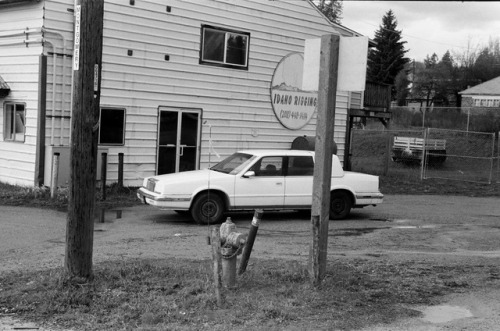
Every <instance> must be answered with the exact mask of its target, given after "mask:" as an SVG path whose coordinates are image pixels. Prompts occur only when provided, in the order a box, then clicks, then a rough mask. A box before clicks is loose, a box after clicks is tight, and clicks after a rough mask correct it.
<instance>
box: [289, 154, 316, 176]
mask: <svg viewBox="0 0 500 331" xmlns="http://www.w3.org/2000/svg"><path fill="white" fill-rule="evenodd" d="M313 174H314V161H313V159H312V157H311V156H290V157H288V176H312V175H313Z"/></svg>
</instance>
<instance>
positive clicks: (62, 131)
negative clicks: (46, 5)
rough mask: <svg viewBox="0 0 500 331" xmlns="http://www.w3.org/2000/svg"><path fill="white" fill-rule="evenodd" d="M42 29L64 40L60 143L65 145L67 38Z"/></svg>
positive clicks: (55, 32)
mask: <svg viewBox="0 0 500 331" xmlns="http://www.w3.org/2000/svg"><path fill="white" fill-rule="evenodd" d="M42 31H43V32H48V33H52V34H55V35H57V36H59V37H61V39H62V42H63V47H62V56H63V58H62V63H61V68H62V92H61V125H60V133H59V145H60V146H62V145H63V135H64V103H65V100H66V57H67V54H66V38H64V36H63V35H62V34H61V33H59V32H57V31H53V30H50V29H47V28H43V29H42ZM52 49H53V51H54V54H55V53H56V50H55V48H54V46H53V47H52ZM55 60H56V57H55V56H54V63H55ZM55 69H56V67H55V66H54V72H55ZM55 77H57V76H56V75H55V76H54V78H55ZM52 145H53V144H52Z"/></svg>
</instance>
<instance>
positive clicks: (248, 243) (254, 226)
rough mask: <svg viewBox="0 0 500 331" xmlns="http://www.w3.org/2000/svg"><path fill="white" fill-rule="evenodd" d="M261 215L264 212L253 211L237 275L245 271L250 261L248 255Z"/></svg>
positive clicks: (259, 210)
mask: <svg viewBox="0 0 500 331" xmlns="http://www.w3.org/2000/svg"><path fill="white" fill-rule="evenodd" d="M263 214H264V211H263V210H262V209H257V210H255V212H254V214H253V219H252V224H251V226H250V231H249V232H248V237H247V240H246V244H245V247H244V248H243V254H242V255H241V261H240V267H239V268H238V275H241V274H242V273H244V272H245V271H246V270H247V265H248V260H249V259H250V254H251V253H252V249H253V244H254V242H255V237H257V230H259V224H260V220H261V219H262V215H263Z"/></svg>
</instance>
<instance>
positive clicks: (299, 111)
mask: <svg viewBox="0 0 500 331" xmlns="http://www.w3.org/2000/svg"><path fill="white" fill-rule="evenodd" d="M303 66H304V56H303V55H302V53H291V54H288V55H287V56H285V57H284V58H283V59H282V60H281V61H280V63H279V64H278V66H277V67H276V70H275V71H274V75H273V80H272V82H271V104H272V105H273V110H274V114H275V115H276V117H277V118H278V120H279V121H280V122H281V124H283V126H285V127H286V128H288V129H291V130H298V129H300V128H302V127H304V126H305V125H306V124H307V123H308V122H309V121H310V120H311V118H312V116H313V115H314V112H315V111H316V106H317V103H318V91H305V90H303V89H302V77H303V75H302V70H303Z"/></svg>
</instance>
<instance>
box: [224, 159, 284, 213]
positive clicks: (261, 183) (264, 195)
mask: <svg viewBox="0 0 500 331" xmlns="http://www.w3.org/2000/svg"><path fill="white" fill-rule="evenodd" d="M283 160H284V157H283V156H265V157H262V158H260V159H259V160H257V162H256V163H255V164H254V165H253V166H252V167H251V168H250V169H249V171H253V172H255V176H251V177H249V178H245V177H241V176H240V177H237V178H236V180H235V188H234V206H235V207H236V208H260V207H265V208H283V202H284V193H285V189H284V181H285V177H284V176H283Z"/></svg>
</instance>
